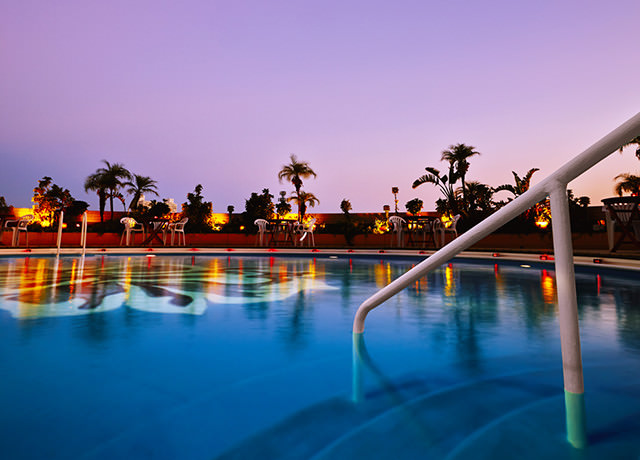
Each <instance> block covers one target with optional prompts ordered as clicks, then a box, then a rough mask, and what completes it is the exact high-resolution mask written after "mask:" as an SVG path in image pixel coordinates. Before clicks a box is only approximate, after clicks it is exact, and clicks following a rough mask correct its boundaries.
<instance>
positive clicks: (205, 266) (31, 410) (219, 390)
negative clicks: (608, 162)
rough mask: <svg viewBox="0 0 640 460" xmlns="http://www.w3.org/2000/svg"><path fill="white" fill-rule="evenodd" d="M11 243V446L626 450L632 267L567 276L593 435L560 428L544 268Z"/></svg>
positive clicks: (373, 451) (635, 328)
mask: <svg viewBox="0 0 640 460" xmlns="http://www.w3.org/2000/svg"><path fill="white" fill-rule="evenodd" d="M415 263H417V260H409V259H405V260H401V259H396V260H393V259H383V260H380V259H365V258H347V257H342V256H341V257H340V258H329V257H324V258H293V257H213V256H212V257H206V256H166V257H162V256H157V257H145V256H131V257H128V256H122V257H116V256H112V257H110V256H88V257H86V258H85V259H84V260H83V259H81V258H77V257H76V258H71V257H69V258H61V259H60V260H59V261H56V259H54V258H36V257H30V258H1V259H0V390H1V391H0V407H2V410H1V411H0V452H2V458H7V459H43V458H46V459H87V460H89V459H91V460H94V459H114V458H157V459H177V458H180V459H213V458H221V459H253V458H256V459H258V458H260V459H281V458H287V459H303V458H304V459H344V458H367V459H389V458H402V459H411V458H448V459H476V458H487V459H489V458H492V459H496V458H532V459H533V458H542V457H543V456H544V457H546V458H594V459H595V458H634V459H637V458H638V457H639V456H640V372H639V371H638V369H640V283H639V282H638V281H639V277H638V275H637V274H633V273H631V274H629V273H627V274H625V273H623V272H611V271H609V272H605V271H602V272H595V271H589V272H581V271H580V270H578V273H577V275H576V278H577V279H576V281H577V290H578V303H579V313H580V327H581V338H582V353H583V363H584V374H585V388H586V392H585V404H586V420H587V438H588V446H587V447H586V448H579V449H578V448H574V447H572V446H571V445H570V444H569V443H568V442H567V441H566V426H565V405H564V393H563V382H562V363H561V356H560V340H559V332H558V322H557V305H556V298H555V277H554V272H553V265H544V266H543V265H540V266H533V267H520V266H519V265H517V264H515V265H514V264H511V265H509V264H494V263H493V261H492V262H491V263H486V264H480V263H477V262H469V261H463V260H461V261H453V263H451V264H448V265H445V266H442V267H441V268H440V269H438V270H436V271H435V272H433V273H431V274H429V275H428V276H427V277H425V278H423V279H421V280H420V281H419V282H417V283H415V284H414V285H413V286H411V288H408V289H406V290H405V291H403V292H402V293H400V294H399V295H398V296H396V297H394V298H392V299H391V300H389V301H388V302H387V303H386V304H385V305H383V306H382V307H380V308H378V309H376V310H374V311H373V312H371V313H370V315H369V317H368V319H367V324H366V331H365V333H364V335H362V336H356V337H353V335H352V333H351V327H352V322H353V317H354V313H355V310H356V309H357V307H358V305H359V304H360V303H361V302H362V301H363V300H364V299H366V298H367V297H368V296H369V295H371V294H373V293H374V292H375V291H376V290H378V289H379V288H381V287H383V286H384V285H386V284H387V283H388V282H389V281H391V280H392V279H394V278H395V277H397V276H399V275H400V274H402V273H404V272H405V271H406V270H407V269H409V268H410V267H411V266H412V265H414V264H415Z"/></svg>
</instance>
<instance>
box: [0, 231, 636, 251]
mask: <svg viewBox="0 0 640 460" xmlns="http://www.w3.org/2000/svg"><path fill="white" fill-rule="evenodd" d="M20 237H21V238H20V246H21V247H25V237H24V234H21V235H20ZM120 237H121V236H120V234H119V233H104V234H98V233H89V234H88V235H87V246H88V247H94V248H95V247H100V248H101V247H105V248H107V247H116V246H120ZM186 237H187V246H190V247H222V248H227V247H229V248H230V247H238V248H244V247H254V246H256V236H255V235H246V234H242V233H241V234H238V233H206V234H205V233H195V234H194V233H192V234H187V235H186ZM56 238H57V234H56V233H54V232H29V246H30V247H55V246H56ZM391 241H392V240H391V235H389V234H386V235H374V234H369V235H357V236H355V237H354V238H353V245H352V246H348V245H347V243H346V240H345V237H344V236H343V235H335V234H323V233H318V234H316V235H315V242H316V247H318V248H347V247H353V248H355V249H357V248H360V249H384V248H389V247H391ZM447 241H449V239H447ZM141 242H142V238H141V236H140V235H139V234H136V235H135V239H134V240H133V244H132V245H134V246H136V245H139V244H140V243H141ZM0 243H1V244H2V246H0V247H7V246H10V245H11V232H2V239H1V240H0ZM152 245H153V246H156V247H157V246H161V243H160V242H159V241H158V240H154V241H153V244H152ZM62 246H63V247H73V246H76V247H77V246H80V233H79V232H65V233H63V234H62ZM573 246H574V249H575V250H604V251H606V250H608V244H607V235H606V233H593V234H583V233H577V234H574V235H573ZM623 248H624V247H623ZM416 249H419V246H416ZM427 249H433V246H432V245H430V246H428V247H427ZM472 249H477V250H496V251H497V250H515V251H527V250H532V251H551V250H552V249H553V242H552V237H551V232H547V233H535V234H528V235H525V234H504V233H495V234H492V235H489V236H487V237H486V238H484V239H482V240H481V241H479V242H478V243H477V244H475V245H474V246H473V247H472Z"/></svg>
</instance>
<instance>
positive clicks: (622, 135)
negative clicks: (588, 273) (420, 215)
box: [353, 113, 640, 334]
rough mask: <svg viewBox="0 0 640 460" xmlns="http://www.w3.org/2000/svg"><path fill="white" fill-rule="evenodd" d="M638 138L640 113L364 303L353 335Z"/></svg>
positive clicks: (639, 133)
mask: <svg viewBox="0 0 640 460" xmlns="http://www.w3.org/2000/svg"><path fill="white" fill-rule="evenodd" d="M638 135H640V113H638V114H636V115H635V116H633V117H632V118H630V119H629V120H628V121H626V122H625V123H623V124H622V125H620V126H619V127H618V128H616V129H614V130H613V131H611V132H610V133H609V134H607V135H606V136H604V137H603V138H602V139H600V140H599V141H598V142H596V143H595V144H593V145H592V146H591V147H589V148H588V149H586V150H585V151H584V152H582V153H581V154H580V155H578V156H576V157H574V158H573V159H571V160H570V161H568V162H567V163H565V164H564V165H563V166H561V167H560V168H559V169H557V170H556V171H555V172H554V173H552V174H551V175H550V176H548V177H547V178H545V179H544V180H543V181H542V182H540V183H539V184H537V185H535V186H534V187H531V188H530V189H529V190H528V191H527V192H525V193H524V194H522V195H520V196H519V197H518V198H516V199H515V200H513V201H512V202H510V203H509V204H507V205H506V206H505V207H503V208H502V209H500V210H499V211H497V212H496V213H494V214H492V215H491V216H489V217H487V218H486V219H485V220H483V221H482V222H480V223H479V224H477V225H476V226H474V227H473V228H471V229H470V230H469V231H467V232H466V233H464V234H462V235H460V236H459V237H458V238H456V239H455V240H453V241H452V242H450V243H449V244H447V245H446V246H444V247H443V248H441V249H440V250H438V251H437V252H435V253H434V254H432V255H431V256H429V257H428V258H427V259H426V260H424V261H422V262H420V263H419V264H418V265H416V266H415V267H414V268H412V269H411V270H409V271H408V272H406V273H405V274H404V275H402V276H400V277H399V278H396V279H395V280H394V281H392V282H391V283H390V284H388V285H387V286H385V287H384V288H382V289H381V290H379V291H378V292H376V293H375V294H374V295H372V296H371V297H369V298H368V299H367V300H365V301H364V302H363V303H362V304H361V305H360V307H359V308H358V311H357V312H356V315H355V318H354V320H353V332H354V333H356V334H358V333H362V332H364V321H365V319H366V317H367V314H368V313H369V312H370V311H371V310H373V309H374V308H376V307H377V306H379V305H380V304H382V303H383V302H385V301H386V300H388V299H389V298H391V297H393V296H394V295H396V294H397V293H398V292H400V291H401V290H403V289H404V288H406V287H407V286H409V285H410V284H411V283H413V282H415V281H416V280H418V279H420V278H421V277H423V276H424V275H426V274H427V273H428V272H430V271H431V270H433V269H435V268H437V267H439V266H440V265H442V264H443V263H445V262H447V261H448V260H450V259H451V258H453V257H455V256H456V255H457V254H459V253H460V252H462V251H464V250H465V249H468V248H469V247H470V246H472V245H473V244H475V243H477V242H478V241H480V240H481V239H482V238H484V237H485V236H487V235H489V234H491V233H492V232H494V231H495V230H497V229H498V228H500V227H501V226H502V225H504V224H506V223H507V222H509V221H510V220H511V219H513V218H515V217H517V216H518V215H520V214H521V213H523V212H524V211H525V210H527V209H529V208H530V207H531V206H533V205H534V204H536V203H537V202H539V201H541V200H543V199H544V198H545V197H546V196H547V195H549V194H551V193H554V192H564V193H565V195H566V187H567V184H568V183H569V182H571V181H572V180H573V179H575V178H576V177H578V176H580V175H581V174H583V173H584V172H585V171H587V170H588V169H590V168H591V167H593V166H594V165H595V164H597V163H599V162H600V161H602V160H603V159H605V158H606V157H608V156H609V155H611V154H612V153H613V152H615V151H616V150H618V149H619V148H620V147H621V146H622V145H624V144H626V143H627V142H629V141H630V140H631V139H633V138H635V137H636V136H638ZM565 201H566V200H565ZM554 246H555V243H554Z"/></svg>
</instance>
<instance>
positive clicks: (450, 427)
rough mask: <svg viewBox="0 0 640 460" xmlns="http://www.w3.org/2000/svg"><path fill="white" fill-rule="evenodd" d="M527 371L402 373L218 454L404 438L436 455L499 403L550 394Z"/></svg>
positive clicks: (341, 453)
mask: <svg viewBox="0 0 640 460" xmlns="http://www.w3.org/2000/svg"><path fill="white" fill-rule="evenodd" d="M554 371H555V369H554V370H549V371H547V372H554ZM543 374H544V373H543ZM534 375H535V374H534ZM534 375H532V374H526V375H520V376H518V377H514V376H509V377H504V378H495V379H485V380H472V381H467V382H463V383H459V382H456V381H452V380H448V381H446V380H443V378H442V377H441V379H440V380H439V381H435V379H433V378H431V379H428V380H411V381H406V380H405V381H403V382H402V383H400V384H398V385H396V386H394V388H393V389H388V388H387V389H386V391H379V390H374V391H371V392H369V393H367V395H366V399H365V401H364V402H363V403H359V404H354V403H352V402H351V401H349V400H347V399H346V398H333V399H330V400H328V401H325V402H323V403H321V404H318V405H315V406H312V407H309V408H307V409H305V410H303V411H300V412H298V413H296V414H295V415H294V416H292V417H290V418H289V419H287V420H285V421H284V422H282V423H281V424H279V425H276V426H274V427H272V428H270V429H268V430H266V431H264V432H262V433H259V434H257V435H256V436H254V437H252V438H250V439H249V440H247V441H246V442H243V443H242V444H241V445H239V446H238V447H237V448H235V449H232V450H230V451H228V452H226V453H225V454H223V455H221V456H220V457H218V458H219V459H225V460H230V459H247V458H270V459H294V458H295V459H299V458H318V459H324V458H365V456H368V457H370V458H403V457H398V456H397V455H398V452H397V446H403V445H406V444H407V443H409V444H412V445H414V446H415V447H416V448H417V449H418V450H419V451H420V452H423V450H424V449H426V450H428V451H430V452H434V455H435V457H434V458H440V457H441V456H442V455H443V454H446V453H447V452H448V451H449V450H451V449H452V448H453V446H455V444H456V443H457V442H458V441H459V440H460V439H463V438H464V436H466V435H467V434H468V433H470V432H473V431H474V430H475V429H477V427H478V426H481V425H482V424H484V423H487V421H488V420H491V419H492V418H494V417H496V416H498V415H499V414H501V413H503V412H504V411H505V410H508V409H505V408H509V407H513V406H517V405H518V404H525V403H528V402H530V401H531V400H535V399H536V398H540V397H549V396H550V395H552V394H554V393H555V394H557V392H558V388H557V387H551V386H549V385H547V384H545V383H544V382H545V381H549V378H548V375H539V378H535V377H534ZM518 379H519V380H520V381H518ZM467 401H476V402H475V403H473V404H467V403H466V402H467ZM388 432H394V433H396V432H398V433H397V434H394V436H397V438H396V439H390V438H388V437H387V434H385V433H388ZM369 438H371V442H369V441H368V439H369Z"/></svg>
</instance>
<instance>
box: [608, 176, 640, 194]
mask: <svg viewBox="0 0 640 460" xmlns="http://www.w3.org/2000/svg"><path fill="white" fill-rule="evenodd" d="M615 180H619V182H618V183H617V184H616V186H615V188H614V189H613V190H614V191H615V192H616V193H617V194H618V196H622V192H629V193H631V196H638V195H640V177H639V176H634V175H633V174H629V173H623V174H618V175H617V176H616V177H615Z"/></svg>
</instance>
